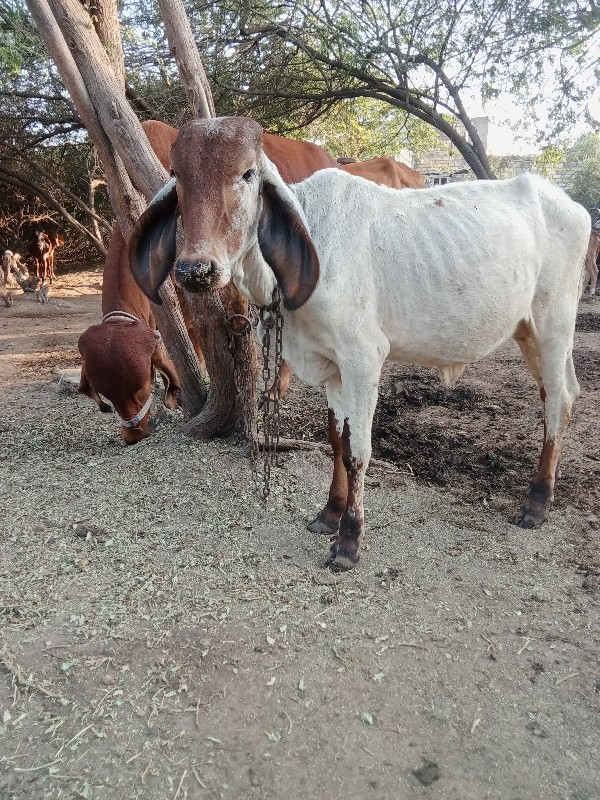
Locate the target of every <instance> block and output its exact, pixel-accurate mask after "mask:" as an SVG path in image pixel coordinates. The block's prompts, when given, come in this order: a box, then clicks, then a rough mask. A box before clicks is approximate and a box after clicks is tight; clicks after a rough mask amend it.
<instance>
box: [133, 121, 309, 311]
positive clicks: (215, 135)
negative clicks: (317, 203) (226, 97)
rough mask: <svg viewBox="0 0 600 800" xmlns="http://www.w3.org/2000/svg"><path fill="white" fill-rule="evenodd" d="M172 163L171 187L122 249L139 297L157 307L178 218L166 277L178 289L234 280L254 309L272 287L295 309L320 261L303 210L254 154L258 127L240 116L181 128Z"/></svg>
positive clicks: (211, 286) (257, 149)
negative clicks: (178, 240)
mask: <svg viewBox="0 0 600 800" xmlns="http://www.w3.org/2000/svg"><path fill="white" fill-rule="evenodd" d="M171 165H172V168H173V170H172V172H173V175H174V179H172V180H171V181H169V183H168V184H167V185H166V186H165V187H164V189H163V190H162V191H161V192H159V193H158V195H157V196H156V197H155V198H154V200H153V201H152V202H151V203H150V205H149V206H148V208H147V209H146V211H145V212H144V214H142V216H141V217H140V219H139V221H138V224H137V225H136V227H135V229H134V231H133V234H132V236H131V241H130V250H129V254H130V263H131V270H132V272H133V275H134V277H135V279H136V281H137V282H138V284H139V285H140V287H141V288H142V289H143V291H144V292H145V293H146V294H147V295H148V297H150V299H152V300H153V301H154V302H156V303H160V298H159V296H158V289H159V288H160V286H161V285H162V283H163V282H164V280H165V279H166V277H167V275H168V273H169V271H170V270H171V268H172V266H173V262H174V261H175V235H176V227H177V214H178V211H179V212H180V213H181V218H182V223H183V229H184V234H185V241H184V246H183V249H182V251H181V253H180V255H179V258H178V259H177V262H176V263H175V277H176V279H177V281H178V283H179V284H180V285H181V286H182V287H183V288H184V289H187V290H188V291H191V292H201V291H209V290H215V289H220V288H222V287H224V286H225V285H226V284H227V283H228V282H229V281H230V280H231V278H232V277H233V278H234V280H235V282H236V283H237V284H238V286H239V287H242V286H243V287H244V289H245V290H246V293H247V294H248V295H250V296H251V299H252V300H253V301H254V302H257V303H258V304H263V303H264V302H265V301H268V300H269V299H270V296H271V291H272V289H273V288H274V285H275V280H276V281H277V284H278V285H279V287H280V289H281V292H282V294H283V298H284V305H285V307H286V308H288V309H295V308H299V307H300V306H301V305H303V304H304V303H305V302H306V301H307V300H308V298H309V297H310V295H311V294H312V292H313V290H314V288H315V286H316V283H317V280H318V278H319V261H318V258H317V254H316V251H315V248H314V245H313V243H312V240H311V238H310V236H309V234H308V231H307V229H306V225H305V222H304V217H303V213H302V209H301V208H300V206H299V204H298V202H297V200H296V198H295V196H294V194H293V193H292V192H291V191H290V190H289V189H288V187H287V186H286V185H285V184H284V183H283V181H282V180H281V178H280V176H279V174H278V172H277V170H276V169H275V167H274V166H273V164H272V163H271V162H270V161H269V160H268V159H267V158H266V156H265V155H264V153H263V149H262V128H261V127H260V125H258V123H256V122H254V121H253V120H250V119H246V118H244V117H222V118H219V119H215V120H194V121H193V122H189V123H187V124H186V125H184V126H183V128H181V130H180V132H179V136H178V137H177V139H176V141H175V143H174V145H173V148H172V150H171ZM265 262H266V264H268V266H269V267H270V268H271V269H270V270H268V269H267V268H266V265H265ZM271 270H272V272H271ZM273 276H274V277H273Z"/></svg>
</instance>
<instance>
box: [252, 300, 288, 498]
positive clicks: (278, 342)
mask: <svg viewBox="0 0 600 800" xmlns="http://www.w3.org/2000/svg"><path fill="white" fill-rule="evenodd" d="M258 314H259V320H260V323H261V325H262V326H263V330H264V333H263V338H262V384H263V386H262V389H263V396H262V401H263V406H262V434H263V441H262V448H261V455H262V471H263V476H262V477H263V481H262V484H263V485H262V499H263V501H264V502H266V500H267V498H268V497H269V494H270V492H271V467H272V466H273V465H276V466H279V462H278V460H277V446H278V444H279V428H280V424H279V422H280V420H279V400H280V391H281V361H282V347H283V316H282V314H281V296H280V294H279V289H277V288H275V289H274V290H273V296H272V298H271V303H270V305H268V306H262V307H261V308H260V309H259V312H258ZM273 330H274V332H275V365H274V366H275V380H274V381H273V382H272V381H271V366H270V364H269V355H270V352H271V332H272V331H273ZM271 383H272V387H273V392H272V393H271ZM259 429H260V425H259V424H258V420H257V433H258V431H259ZM256 462H257V460H256V461H255V462H254V464H253V470H254V472H255V476H256V480H257V481H258V467H257V463H256Z"/></svg>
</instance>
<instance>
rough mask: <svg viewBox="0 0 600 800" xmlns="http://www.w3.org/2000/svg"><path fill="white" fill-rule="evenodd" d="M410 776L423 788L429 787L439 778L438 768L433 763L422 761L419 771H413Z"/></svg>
mask: <svg viewBox="0 0 600 800" xmlns="http://www.w3.org/2000/svg"><path fill="white" fill-rule="evenodd" d="M412 774H413V775H414V776H415V778H416V779H417V780H418V781H419V783H422V784H423V786H431V784H432V783H435V782H436V781H438V780H439V779H440V777H441V774H440V768H439V766H438V765H437V764H436V763H435V761H424V762H423V766H422V767H421V769H413V771H412Z"/></svg>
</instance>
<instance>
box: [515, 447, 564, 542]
mask: <svg viewBox="0 0 600 800" xmlns="http://www.w3.org/2000/svg"><path fill="white" fill-rule="evenodd" d="M559 457H560V446H558V445H557V444H556V442H553V441H552V440H551V439H548V440H547V441H545V442H544V447H543V448H542V455H541V458H540V465H539V468H538V471H537V473H536V475H535V477H534V479H533V481H532V482H531V486H530V487H529V491H528V492H527V499H526V500H525V502H524V503H523V505H522V506H521V508H520V509H519V510H518V511H517V513H516V514H515V515H514V516H513V517H512V518H511V520H510V521H511V522H512V523H513V524H514V525H518V527H519V528H539V526H540V525H542V524H543V523H544V522H545V521H546V520H547V519H548V514H549V513H550V508H551V506H552V501H553V500H554V478H555V474H556V465H557V464H558V459H559Z"/></svg>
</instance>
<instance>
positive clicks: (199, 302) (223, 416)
mask: <svg viewBox="0 0 600 800" xmlns="http://www.w3.org/2000/svg"><path fill="white" fill-rule="evenodd" d="M186 302H187V304H188V306H189V307H190V310H191V311H192V312H193V316H194V319H195V320H200V321H201V322H202V324H201V325H199V326H198V328H197V331H196V333H197V336H198V339H199V340H200V345H201V347H202V352H203V353H204V359H205V361H206V369H207V371H208V374H209V375H210V376H211V381H210V391H209V395H208V400H207V401H206V405H205V406H204V408H203V409H202V412H201V413H200V414H199V415H198V416H197V417H194V419H191V420H190V421H189V422H188V423H187V425H186V428H185V431H186V433H188V434H189V435H190V436H194V437H196V438H198V439H210V438H212V437H214V436H226V435H228V434H233V436H234V437H235V439H236V441H237V442H238V443H240V444H248V445H250V446H253V445H254V444H255V441H256V378H257V372H258V365H257V360H256V343H255V341H254V335H253V332H252V329H251V327H250V325H245V324H243V320H241V319H240V320H239V321H240V323H242V324H241V325H236V324H233V326H232V327H233V330H232V327H230V325H229V319H230V317H231V316H232V315H233V314H238V315H240V316H243V317H246V318H247V317H248V313H249V305H248V302H247V300H245V299H244V298H243V297H242V295H241V294H240V293H239V292H238V291H237V289H236V288H235V287H234V286H233V284H229V285H228V286H226V287H225V289H223V290H221V292H210V293H201V294H193V293H191V292H190V293H186ZM235 330H239V335H236V333H234V331H235Z"/></svg>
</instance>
